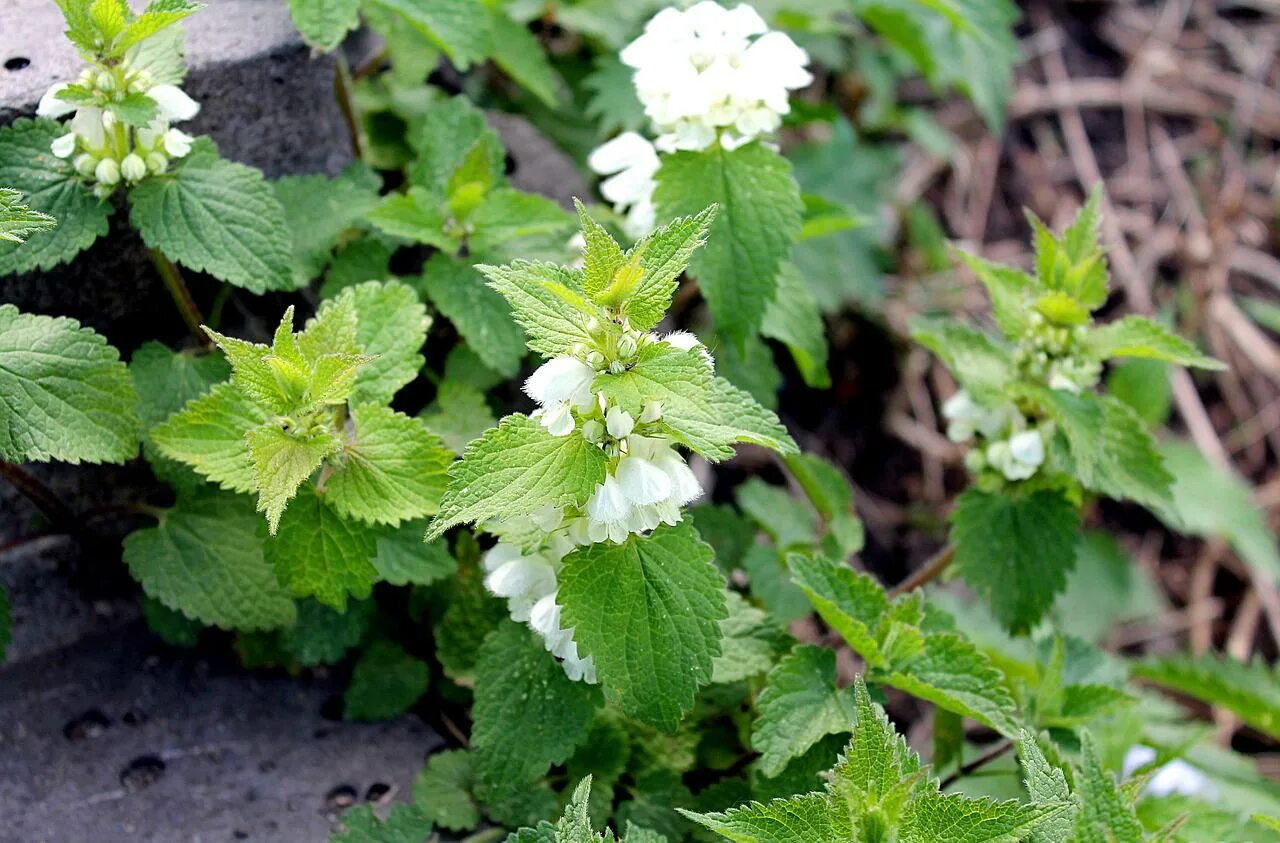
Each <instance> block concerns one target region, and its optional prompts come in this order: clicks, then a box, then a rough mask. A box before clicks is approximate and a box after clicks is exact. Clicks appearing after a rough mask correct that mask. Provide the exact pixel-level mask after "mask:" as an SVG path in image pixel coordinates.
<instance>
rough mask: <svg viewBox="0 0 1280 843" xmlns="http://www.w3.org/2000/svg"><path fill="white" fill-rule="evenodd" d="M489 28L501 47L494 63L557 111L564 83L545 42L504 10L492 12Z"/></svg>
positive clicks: (494, 40) (495, 54)
mask: <svg viewBox="0 0 1280 843" xmlns="http://www.w3.org/2000/svg"><path fill="white" fill-rule="evenodd" d="M489 25H490V31H491V32H492V37H493V43H494V44H496V45H500V49H498V50H496V51H494V54H493V60H494V63H496V64H497V65H498V67H500V68H502V69H503V70H504V71H505V72H506V73H507V75H509V76H510V77H511V78H512V79H514V80H516V82H518V83H520V85H521V87H523V88H525V89H526V90H528V91H529V93H531V94H533V95H534V96H535V97H537V98H538V99H539V100H541V101H542V102H543V103H544V104H545V105H547V106H549V107H551V108H554V107H555V105H556V91H557V90H558V89H559V87H560V85H561V80H560V76H559V74H557V73H556V71H555V69H554V68H552V66H551V63H550V62H548V61H547V57H546V55H545V54H544V53H543V51H542V44H541V42H539V41H538V39H537V38H536V37H534V34H533V33H532V32H530V31H529V30H528V29H526V28H525V27H524V26H522V25H520V24H519V23H517V22H516V21H514V20H512V19H511V18H510V17H508V16H507V14H506V13H505V12H503V11H502V10H501V9H500V8H494V9H493V10H492V18H491V20H490V24H489Z"/></svg>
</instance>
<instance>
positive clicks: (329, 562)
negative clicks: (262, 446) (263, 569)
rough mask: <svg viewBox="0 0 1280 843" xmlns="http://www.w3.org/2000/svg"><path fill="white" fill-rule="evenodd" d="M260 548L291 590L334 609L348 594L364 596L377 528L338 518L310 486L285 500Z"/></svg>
mask: <svg viewBox="0 0 1280 843" xmlns="http://www.w3.org/2000/svg"><path fill="white" fill-rule="evenodd" d="M264 550H265V553H266V558H267V561H268V562H270V563H271V564H272V565H273V566H274V567H275V569H276V571H277V573H278V574H279V576H280V580H281V581H282V582H283V583H284V584H285V585H286V586H287V587H288V588H289V590H290V591H292V592H293V593H294V594H295V595H297V596H298V597H308V596H311V597H315V598H316V599H317V600H319V601H320V602H322V603H327V604H328V605H330V606H332V607H333V608H335V609H339V610H341V609H343V608H344V607H345V606H346V605H347V596H348V595H351V596H352V597H355V598H358V599H363V598H365V597H368V596H369V594H370V592H371V591H372V590H373V583H374V580H376V579H377V576H378V571H377V569H376V568H375V567H374V566H373V563H372V561H371V560H372V559H373V555H374V553H376V552H377V535H376V533H375V532H374V531H373V530H372V529H371V528H369V527H366V526H365V525H363V524H360V523H359V522H353V521H347V520H346V519H343V518H341V517H340V516H339V515H338V514H337V513H336V512H334V511H333V510H332V509H330V508H329V506H328V505H327V504H326V503H325V502H324V501H323V500H321V499H320V498H319V497H317V496H316V494H315V493H314V492H312V491H311V489H310V487H309V486H307V487H303V489H302V490H301V492H300V493H299V494H298V496H297V497H296V498H294V500H293V502H292V503H291V504H290V505H289V509H288V511H287V512H285V514H284V517H283V518H281V520H280V526H279V529H278V530H277V531H276V534H275V536H273V537H271V538H269V539H268V540H267V543H266V545H265V548H264Z"/></svg>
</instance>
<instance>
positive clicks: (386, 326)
mask: <svg viewBox="0 0 1280 843" xmlns="http://www.w3.org/2000/svg"><path fill="white" fill-rule="evenodd" d="M348 300H349V301H350V303H351V307H352V308H353V309H354V311H355V315H356V334H355V339H356V342H357V343H359V348H360V350H361V351H363V352H364V353H365V354H366V355H372V356H374V359H372V360H368V361H367V362H364V363H362V364H361V366H360V368H359V370H358V371H357V372H356V374H355V386H354V388H353V389H352V391H351V403H352V404H362V403H365V402H372V403H378V404H387V403H390V401H391V399H392V398H393V397H394V396H395V394H396V393H397V392H399V391H400V388H401V387H403V386H405V385H406V384H408V383H410V382H411V381H412V380H413V379H414V378H416V377H417V376H418V372H420V371H421V370H422V366H423V363H425V362H426V361H425V359H424V358H423V356H422V346H423V344H424V343H426V341H427V329H428V328H430V327H431V318H430V317H429V316H427V310H426V307H425V306H424V305H423V304H422V303H421V302H420V301H418V297H417V295H416V294H415V293H414V292H413V288H412V287H410V286H408V285H407V284H402V283H400V282H399V281H366V282H365V283H363V284H358V285H356V286H354V287H347V288H346V289H345V290H343V291H342V292H341V293H340V294H339V295H337V296H335V297H334V298H331V299H329V300H328V301H326V302H325V303H324V304H322V305H321V306H320V310H319V311H318V312H317V313H316V319H323V318H324V317H325V316H326V315H327V314H329V313H330V312H331V311H333V310H334V309H338V308H341V307H343V306H345V302H346V301H348ZM311 324H312V323H310V322H309V323H308V327H310V325H311ZM326 350H338V349H326Z"/></svg>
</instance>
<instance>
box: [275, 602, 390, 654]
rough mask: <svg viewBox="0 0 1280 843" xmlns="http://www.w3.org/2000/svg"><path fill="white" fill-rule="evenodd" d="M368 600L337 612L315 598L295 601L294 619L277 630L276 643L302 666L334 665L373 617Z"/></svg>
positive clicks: (374, 607) (365, 630)
mask: <svg viewBox="0 0 1280 843" xmlns="http://www.w3.org/2000/svg"><path fill="white" fill-rule="evenodd" d="M375 609H376V606H375V605H374V603H373V601H371V600H362V601H359V602H356V603H352V604H350V605H349V606H348V607H347V610H346V611H345V612H338V611H335V610H334V609H332V608H330V607H328V606H326V605H324V604H323V603H320V602H319V601H317V600H300V601H298V622H297V623H295V624H294V625H293V626H291V627H288V628H286V629H283V630H281V632H280V646H281V647H283V648H284V649H285V650H286V651H287V652H288V653H289V654H290V655H291V656H293V657H294V659H295V660H297V662H298V664H300V665H303V666H304V667H313V666H315V665H318V664H334V663H336V662H339V661H341V660H342V657H343V656H345V655H346V654H347V651H348V650H350V649H351V648H352V647H354V646H356V645H357V644H359V643H360V641H361V639H362V638H364V634H365V632H367V631H368V629H369V624H370V622H371V620H372V618H373V614H374V611H375Z"/></svg>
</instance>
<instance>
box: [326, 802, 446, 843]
mask: <svg viewBox="0 0 1280 843" xmlns="http://www.w3.org/2000/svg"><path fill="white" fill-rule="evenodd" d="M342 825H343V826H344V827H345V828H346V830H345V831H342V832H339V833H337V834H335V835H333V836H332V837H330V838H329V843H423V841H425V840H427V839H428V838H430V836H431V819H430V817H429V816H428V815H427V812H426V811H425V810H423V809H422V808H421V807H419V806H417V805H404V804H397V805H393V806H392V807H391V813H390V814H388V815H387V819H386V820H385V821H383V820H379V819H378V815H377V814H375V813H374V806H372V805H357V806H355V807H354V808H352V809H351V810H350V811H347V813H345V814H343V815H342Z"/></svg>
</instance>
